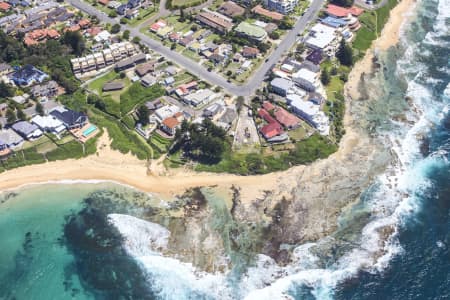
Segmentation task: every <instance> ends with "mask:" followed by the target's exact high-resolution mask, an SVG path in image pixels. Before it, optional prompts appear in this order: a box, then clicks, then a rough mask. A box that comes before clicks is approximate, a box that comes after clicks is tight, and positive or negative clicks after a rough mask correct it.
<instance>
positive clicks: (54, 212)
mask: <svg viewBox="0 0 450 300" xmlns="http://www.w3.org/2000/svg"><path fill="white" fill-rule="evenodd" d="M98 188H99V187H98V186H96V185H81V184H76V185H41V186H33V187H28V188H23V189H20V190H18V191H16V192H17V194H16V192H15V193H14V194H12V193H11V194H8V196H7V199H6V200H5V199H3V201H4V202H3V203H2V204H1V205H0V239H1V241H2V246H1V255H0V299H71V298H73V299H91V298H92V297H90V296H89V294H88V293H85V292H83V288H82V286H81V284H80V282H79V280H78V278H77V276H73V275H74V274H75V273H74V272H71V269H73V268H74V259H73V256H72V255H71V254H70V253H69V252H68V250H67V249H66V247H65V246H64V245H63V244H62V243H61V240H60V239H61V237H62V235H63V226H64V223H65V216H67V215H68V214H69V213H70V212H72V211H78V210H80V209H81V207H82V200H83V198H84V197H85V196H86V195H88V194H89V193H90V192H92V191H93V190H95V189H98ZM68 276H70V278H68ZM69 282H70V284H68V283H69Z"/></svg>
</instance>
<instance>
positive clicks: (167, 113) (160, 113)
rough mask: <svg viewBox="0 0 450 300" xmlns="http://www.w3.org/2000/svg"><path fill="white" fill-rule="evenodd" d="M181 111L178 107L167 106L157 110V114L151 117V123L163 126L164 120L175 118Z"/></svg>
mask: <svg viewBox="0 0 450 300" xmlns="http://www.w3.org/2000/svg"><path fill="white" fill-rule="evenodd" d="M180 111H181V109H180V108H179V107H178V106H176V105H165V106H162V107H160V108H158V109H156V110H155V113H154V114H153V115H151V116H150V122H152V123H158V124H161V123H162V121H163V120H165V119H167V118H169V117H172V116H174V115H175V114H176V113H178V112H180Z"/></svg>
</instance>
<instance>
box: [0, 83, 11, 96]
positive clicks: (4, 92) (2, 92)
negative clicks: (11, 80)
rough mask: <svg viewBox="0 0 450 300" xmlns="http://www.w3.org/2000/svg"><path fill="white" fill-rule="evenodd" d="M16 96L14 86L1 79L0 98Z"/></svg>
mask: <svg viewBox="0 0 450 300" xmlns="http://www.w3.org/2000/svg"><path fill="white" fill-rule="evenodd" d="M12 96H14V88H13V87H12V86H10V85H9V84H6V83H4V82H3V81H0V98H7V97H12Z"/></svg>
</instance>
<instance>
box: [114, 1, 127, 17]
mask: <svg viewBox="0 0 450 300" xmlns="http://www.w3.org/2000/svg"><path fill="white" fill-rule="evenodd" d="M127 9H128V7H127V5H126V4H121V5H120V6H119V7H117V8H116V12H117V13H118V14H119V15H122V16H123V15H125V13H126V12H127Z"/></svg>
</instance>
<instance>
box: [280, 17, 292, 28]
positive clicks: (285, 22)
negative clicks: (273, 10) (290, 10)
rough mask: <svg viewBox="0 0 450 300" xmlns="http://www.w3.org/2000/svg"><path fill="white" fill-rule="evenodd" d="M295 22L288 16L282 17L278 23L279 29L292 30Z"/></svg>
mask: <svg viewBox="0 0 450 300" xmlns="http://www.w3.org/2000/svg"><path fill="white" fill-rule="evenodd" d="M294 24H295V21H294V20H293V19H292V18H290V17H289V16H284V17H283V19H282V20H281V22H280V29H292V27H294Z"/></svg>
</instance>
